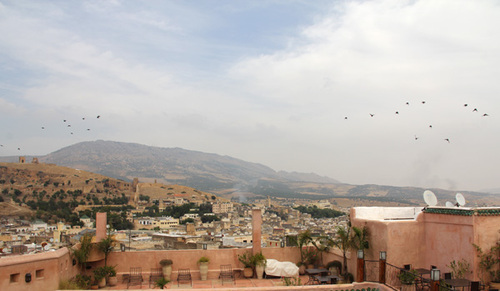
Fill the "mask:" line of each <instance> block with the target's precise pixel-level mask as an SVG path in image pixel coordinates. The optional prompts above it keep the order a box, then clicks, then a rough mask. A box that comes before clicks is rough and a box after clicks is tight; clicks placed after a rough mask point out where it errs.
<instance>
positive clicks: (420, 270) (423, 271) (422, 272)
mask: <svg viewBox="0 0 500 291" xmlns="http://www.w3.org/2000/svg"><path fill="white" fill-rule="evenodd" d="M415 271H417V273H418V274H419V275H422V276H423V275H430V274H431V270H429V269H425V268H417V269H415Z"/></svg>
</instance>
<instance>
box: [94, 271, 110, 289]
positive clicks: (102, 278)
mask: <svg viewBox="0 0 500 291" xmlns="http://www.w3.org/2000/svg"><path fill="white" fill-rule="evenodd" d="M107 275H108V271H107V269H106V267H97V268H96V269H95V270H94V279H95V281H96V282H97V285H99V288H104V287H106V276H107Z"/></svg>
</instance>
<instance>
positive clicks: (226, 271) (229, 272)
mask: <svg viewBox="0 0 500 291" xmlns="http://www.w3.org/2000/svg"><path fill="white" fill-rule="evenodd" d="M219 279H221V281H222V285H224V279H226V280H230V281H231V282H233V283H234V275H233V267H232V266H231V265H220V274H219Z"/></svg>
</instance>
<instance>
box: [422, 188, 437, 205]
mask: <svg viewBox="0 0 500 291" xmlns="http://www.w3.org/2000/svg"><path fill="white" fill-rule="evenodd" d="M424 201H425V203H427V205H429V206H436V205H437V203H438V200H437V198H436V195H434V193H432V191H430V190H425V191H424Z"/></svg>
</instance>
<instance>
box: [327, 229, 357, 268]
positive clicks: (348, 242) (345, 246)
mask: <svg viewBox="0 0 500 291" xmlns="http://www.w3.org/2000/svg"><path fill="white" fill-rule="evenodd" d="M335 231H336V234H335V237H334V238H333V239H331V240H330V244H331V245H333V246H335V247H337V248H338V249H340V251H341V252H342V257H343V259H344V264H343V269H344V270H343V271H342V272H343V274H344V276H347V273H348V272H347V252H348V251H349V250H350V249H351V248H352V246H353V240H352V236H351V227H350V223H349V224H348V226H347V227H344V226H341V225H338V226H337V227H336V228H335Z"/></svg>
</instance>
